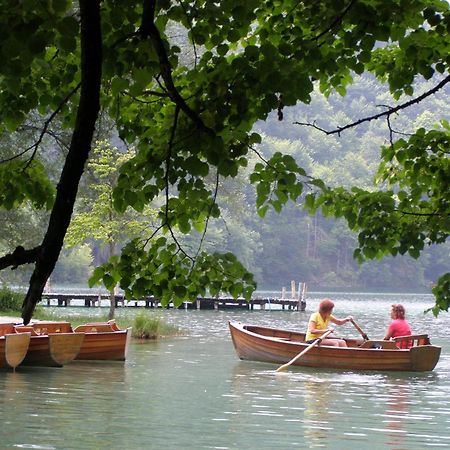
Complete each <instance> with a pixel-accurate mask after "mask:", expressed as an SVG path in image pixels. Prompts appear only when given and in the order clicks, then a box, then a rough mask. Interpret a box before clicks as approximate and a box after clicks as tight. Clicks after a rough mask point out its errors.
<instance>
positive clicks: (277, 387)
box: [0, 294, 450, 450]
mask: <svg viewBox="0 0 450 450" xmlns="http://www.w3.org/2000/svg"><path fill="white" fill-rule="evenodd" d="M332 298H333V299H334V300H335V303H336V308H335V315H336V316H338V317H340V316H345V315H347V314H353V315H354V317H355V320H357V322H358V324H359V325H360V326H361V327H362V328H363V330H364V331H366V333H367V334H368V335H369V336H370V337H373V338H377V337H378V338H379V337H381V336H382V335H383V333H384V330H385V328H386V327H387V325H388V323H389V310H390V304H391V303H393V302H402V303H404V305H405V306H406V308H407V316H408V317H407V318H408V320H409V322H410V323H411V325H412V328H413V330H414V332H417V333H419V332H428V333H429V334H430V336H431V337H432V342H433V343H435V344H437V345H441V346H442V347H443V352H442V356H441V360H440V361H439V363H438V366H437V367H436V369H435V370H434V371H433V372H431V373H425V374H417V373H416V374H414V373H374V372H371V373H357V372H351V371H332V370H320V371H317V370H315V369H300V368H295V369H293V370H289V371H286V372H281V373H276V372H275V370H274V369H275V368H276V366H273V365H270V364H263V363H253V362H244V361H239V359H238V358H237V357H236V355H235V353H234V348H233V346H232V343H231V339H230V337H229V333H228V329H227V321H228V320H230V319H232V320H241V321H245V322H252V323H258V324H264V325H270V326H277V327H286V328H296V327H298V328H300V329H304V328H305V327H306V323H307V320H308V317H309V314H310V313H311V311H313V310H314V309H315V308H316V307H317V304H318V299H319V297H318V296H317V297H313V298H311V297H310V298H309V301H308V306H307V311H306V312H304V313H301V312H294V311H274V310H272V311H267V310H266V311H185V310H179V311H172V310H158V311H155V313H156V314H159V315H161V316H163V317H164V320H166V321H168V322H170V323H174V324H176V325H178V326H180V327H182V328H186V329H190V331H191V334H190V335H189V337H185V338H176V339H170V340H164V341H162V342H158V343H155V342H151V343H145V344H138V343H133V344H132V346H131V349H130V353H129V358H128V360H127V361H126V362H125V363H101V362H95V363H84V362H76V363H72V364H70V365H67V366H65V367H64V368H61V369H54V368H24V369H22V368H21V369H19V370H18V371H17V372H16V373H13V372H0V402H1V408H0V423H1V428H0V448H1V449H17V448H25V449H28V448H32V449H242V450H244V449H309V448H324V449H338V450H347V449H355V450H356V449H395V450H406V449H408V450H409V449H417V450H422V449H427V448H450V384H449V381H450V359H449V354H450V352H449V349H450V331H449V329H448V326H447V322H448V314H442V316H441V317H440V318H439V319H435V318H434V317H433V316H432V315H426V316H424V315H423V313H422V312H423V310H424V309H426V308H427V307H429V306H431V304H432V297H431V296H424V295H418V296H414V295H405V296H389V295H375V294H373V295H361V294H359V295H357V294H338V295H333V296H332ZM83 312H84V310H83V309H81V308H72V309H67V314H68V315H69V316H70V315H71V314H78V313H80V314H81V313H83ZM134 313H135V311H131V308H129V309H127V310H121V311H119V314H126V315H132V314H134ZM336 334H337V335H339V334H340V335H343V336H357V335H358V334H357V332H356V330H355V329H354V328H353V327H352V326H351V325H350V324H346V325H344V326H342V327H339V333H338V332H336Z"/></svg>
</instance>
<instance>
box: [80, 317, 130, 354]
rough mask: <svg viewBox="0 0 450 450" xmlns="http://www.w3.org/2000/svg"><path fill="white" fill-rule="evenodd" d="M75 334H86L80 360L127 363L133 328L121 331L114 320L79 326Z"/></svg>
mask: <svg viewBox="0 0 450 450" xmlns="http://www.w3.org/2000/svg"><path fill="white" fill-rule="evenodd" d="M74 332H75V333H80V332H82V333H84V336H85V337H84V343H83V346H82V348H81V351H80V353H79V354H78V356H77V357H76V359H79V360H84V359H86V360H109V361H125V359H126V357H127V353H128V347H129V344H130V340H131V328H126V329H123V330H122V329H120V328H119V327H118V326H117V324H116V322H115V321H114V320H109V321H108V322H92V323H87V324H84V325H79V326H78V327H76V328H75V329H74Z"/></svg>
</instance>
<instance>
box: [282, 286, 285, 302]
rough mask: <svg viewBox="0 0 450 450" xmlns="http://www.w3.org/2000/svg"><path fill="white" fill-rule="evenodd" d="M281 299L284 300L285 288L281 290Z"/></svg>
mask: <svg viewBox="0 0 450 450" xmlns="http://www.w3.org/2000/svg"><path fill="white" fill-rule="evenodd" d="M281 298H282V299H283V298H286V288H285V287H284V286H283V287H282V288H281Z"/></svg>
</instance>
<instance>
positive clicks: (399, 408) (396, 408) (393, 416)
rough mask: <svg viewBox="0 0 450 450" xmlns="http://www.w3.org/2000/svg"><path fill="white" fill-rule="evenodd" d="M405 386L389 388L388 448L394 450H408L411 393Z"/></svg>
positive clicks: (387, 410)
mask: <svg viewBox="0 0 450 450" xmlns="http://www.w3.org/2000/svg"><path fill="white" fill-rule="evenodd" d="M408 391H409V390H408V388H407V387H406V386H405V385H403V384H397V385H391V386H389V387H388V396H387V397H388V398H387V401H386V417H387V422H386V426H387V429H388V433H387V438H388V440H387V446H388V448H390V449H392V450H407V447H406V445H407V442H406V439H405V438H406V433H407V430H406V423H405V418H406V417H407V416H408V414H409V404H408V400H409V392H408Z"/></svg>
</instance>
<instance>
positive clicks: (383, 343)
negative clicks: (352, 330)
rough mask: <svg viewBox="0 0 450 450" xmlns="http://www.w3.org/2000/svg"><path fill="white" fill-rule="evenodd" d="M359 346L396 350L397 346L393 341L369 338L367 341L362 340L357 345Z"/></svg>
mask: <svg viewBox="0 0 450 450" xmlns="http://www.w3.org/2000/svg"><path fill="white" fill-rule="evenodd" d="M380 346H381V347H380ZM359 348H382V349H386V350H398V347H397V345H396V344H395V342H394V341H384V340H382V339H380V340H379V341H375V340H372V339H370V340H368V341H365V342H363V343H362V344H361V345H360V346H359Z"/></svg>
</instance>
